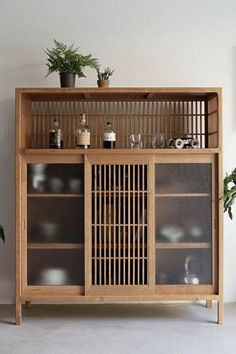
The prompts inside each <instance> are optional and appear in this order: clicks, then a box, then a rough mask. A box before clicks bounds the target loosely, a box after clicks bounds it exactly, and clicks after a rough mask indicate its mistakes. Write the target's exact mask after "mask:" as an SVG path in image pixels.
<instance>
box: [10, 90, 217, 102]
mask: <svg viewBox="0 0 236 354" xmlns="http://www.w3.org/2000/svg"><path fill="white" fill-rule="evenodd" d="M221 91H222V89H221V88H220V87H111V88H97V87H76V88H58V87H57V88H52V87H51V88H50V87H46V88H44V87H41V88H39V87H38V88H16V94H19V95H21V94H23V95H30V96H31V95H32V96H37V95H50V94H51V95H56V96H58V95H59V96H61V95H62V96H66V95H69V96H73V95H79V96H80V95H82V96H83V95H84V98H91V99H93V98H96V97H98V96H106V97H110V98H117V97H120V96H121V97H122V96H123V95H124V96H126V97H127V96H129V95H130V98H134V99H143V98H145V99H152V98H155V97H157V98H159V97H162V96H163V98H165V95H166V97H167V96H168V97H170V96H171V95H174V96H181V97H183V96H185V95H187V96H191V95H194V96H200V97H203V98H204V97H205V98H207V97H209V96H210V95H212V94H213V95H215V94H218V95H219V94H221ZM90 95H91V96H90Z"/></svg>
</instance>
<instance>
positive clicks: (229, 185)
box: [223, 168, 236, 220]
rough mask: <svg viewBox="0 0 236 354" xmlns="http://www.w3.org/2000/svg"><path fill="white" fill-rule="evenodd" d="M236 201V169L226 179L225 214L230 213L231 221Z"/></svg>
mask: <svg viewBox="0 0 236 354" xmlns="http://www.w3.org/2000/svg"><path fill="white" fill-rule="evenodd" d="M235 199H236V168H235V169H234V170H233V171H232V172H231V174H230V175H228V174H226V176H225V178H224V196H223V200H224V212H228V215H229V217H230V219H231V220H232V219H233V213H232V206H233V204H234V202H235Z"/></svg>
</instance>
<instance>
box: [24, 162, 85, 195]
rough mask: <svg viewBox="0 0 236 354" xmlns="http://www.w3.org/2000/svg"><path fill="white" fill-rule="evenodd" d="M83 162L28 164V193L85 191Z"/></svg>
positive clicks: (72, 192)
mask: <svg viewBox="0 0 236 354" xmlns="http://www.w3.org/2000/svg"><path fill="white" fill-rule="evenodd" d="M83 189H84V185H83V165H82V164H30V165H28V193H55V194H58V193H71V194H74V193H83Z"/></svg>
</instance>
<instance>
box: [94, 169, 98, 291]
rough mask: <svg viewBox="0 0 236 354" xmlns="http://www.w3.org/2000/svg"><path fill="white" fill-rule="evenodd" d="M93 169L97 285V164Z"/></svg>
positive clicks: (95, 273)
mask: <svg viewBox="0 0 236 354" xmlns="http://www.w3.org/2000/svg"><path fill="white" fill-rule="evenodd" d="M94 169H95V176H94V177H95V178H94V194H93V195H94V197H93V198H94V199H93V204H94V241H95V242H94V264H95V267H94V284H95V285H97V251H98V250H97V200H98V196H97V178H98V165H95V166H94Z"/></svg>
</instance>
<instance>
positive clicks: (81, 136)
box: [75, 113, 90, 149]
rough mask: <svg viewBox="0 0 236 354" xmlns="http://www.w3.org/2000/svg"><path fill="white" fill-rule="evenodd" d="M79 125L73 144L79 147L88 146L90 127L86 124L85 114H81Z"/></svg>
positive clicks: (85, 147)
mask: <svg viewBox="0 0 236 354" xmlns="http://www.w3.org/2000/svg"><path fill="white" fill-rule="evenodd" d="M80 119H81V120H80V126H79V127H78V128H77V129H76V138H75V145H76V147H79V148H81V149H88V148H89V147H90V128H89V126H88V125H87V124H86V114H84V113H83V114H82V115H81V118H80Z"/></svg>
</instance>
